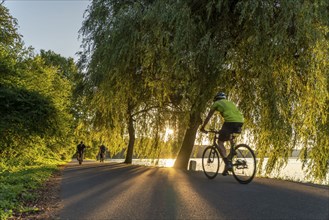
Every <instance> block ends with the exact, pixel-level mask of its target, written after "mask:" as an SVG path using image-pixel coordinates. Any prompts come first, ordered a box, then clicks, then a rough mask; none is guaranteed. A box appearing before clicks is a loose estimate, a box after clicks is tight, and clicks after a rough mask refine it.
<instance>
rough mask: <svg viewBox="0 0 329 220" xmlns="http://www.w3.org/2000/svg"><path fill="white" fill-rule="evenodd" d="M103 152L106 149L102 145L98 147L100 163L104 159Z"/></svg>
mask: <svg viewBox="0 0 329 220" xmlns="http://www.w3.org/2000/svg"><path fill="white" fill-rule="evenodd" d="M105 151H106V147H105V146H104V145H103V144H102V145H101V146H100V147H99V153H98V154H99V161H100V162H104V159H105Z"/></svg>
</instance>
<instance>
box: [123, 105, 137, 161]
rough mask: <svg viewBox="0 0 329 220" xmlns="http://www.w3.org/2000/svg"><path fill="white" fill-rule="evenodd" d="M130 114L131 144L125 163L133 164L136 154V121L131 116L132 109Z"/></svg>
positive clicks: (129, 132)
mask: <svg viewBox="0 0 329 220" xmlns="http://www.w3.org/2000/svg"><path fill="white" fill-rule="evenodd" d="M128 112H129V118H128V134H129V143H128V149H127V154H126V159H125V161H124V163H129V164H131V163H132V160H133V154H134V145H135V128H134V119H133V116H132V114H131V111H130V109H129V110H128Z"/></svg>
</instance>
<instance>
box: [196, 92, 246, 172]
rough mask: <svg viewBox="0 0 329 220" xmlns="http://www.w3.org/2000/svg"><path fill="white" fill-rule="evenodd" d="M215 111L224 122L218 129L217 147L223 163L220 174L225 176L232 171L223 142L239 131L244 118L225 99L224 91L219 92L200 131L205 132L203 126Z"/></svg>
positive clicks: (233, 105)
mask: <svg viewBox="0 0 329 220" xmlns="http://www.w3.org/2000/svg"><path fill="white" fill-rule="evenodd" d="M215 111H218V112H219V113H220V114H221V116H222V117H223V118H224V123H223V125H222V128H221V130H220V131H219V132H220V133H219V137H218V147H219V153H220V154H221V156H222V158H223V160H224V163H225V169H224V172H223V173H222V174H223V175H224V176H226V175H227V174H228V171H232V163H231V161H230V160H229V159H228V158H230V157H228V156H227V155H226V149H225V147H224V142H225V141H228V140H229V139H230V135H231V134H233V133H241V128H242V125H243V122H244V118H243V115H242V113H241V112H240V111H239V110H238V108H237V107H236V105H235V104H234V103H233V102H231V101H229V100H227V99H226V95H225V93H223V92H220V93H218V94H217V95H216V96H215V97H214V103H213V105H212V106H211V109H210V111H209V113H208V115H207V117H206V119H205V120H204V122H203V124H202V126H201V129H200V131H201V132H204V133H206V131H205V126H206V125H207V123H208V122H209V120H210V118H211V117H212V115H213V114H214V113H215Z"/></svg>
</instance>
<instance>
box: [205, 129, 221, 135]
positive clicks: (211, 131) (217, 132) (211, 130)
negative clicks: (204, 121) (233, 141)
mask: <svg viewBox="0 0 329 220" xmlns="http://www.w3.org/2000/svg"><path fill="white" fill-rule="evenodd" d="M204 132H205V133H214V134H219V131H216V130H213V129H210V130H204Z"/></svg>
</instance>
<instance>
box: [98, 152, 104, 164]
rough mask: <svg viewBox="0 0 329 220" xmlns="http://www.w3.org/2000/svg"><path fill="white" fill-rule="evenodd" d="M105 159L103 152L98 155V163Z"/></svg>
mask: <svg viewBox="0 0 329 220" xmlns="http://www.w3.org/2000/svg"><path fill="white" fill-rule="evenodd" d="M104 159H105V152H101V153H99V162H104Z"/></svg>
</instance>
